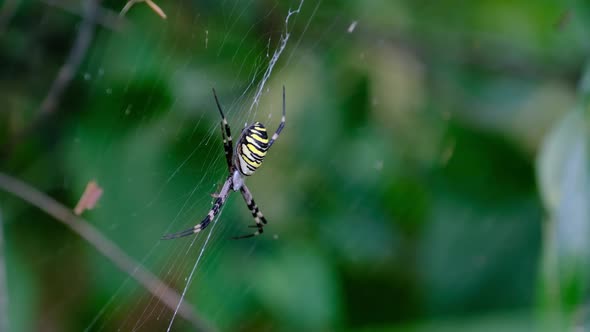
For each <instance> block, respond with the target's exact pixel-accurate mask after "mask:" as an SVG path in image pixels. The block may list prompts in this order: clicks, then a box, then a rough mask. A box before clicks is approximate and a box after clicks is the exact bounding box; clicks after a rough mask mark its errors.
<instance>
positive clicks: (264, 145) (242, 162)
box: [162, 86, 285, 240]
mask: <svg viewBox="0 0 590 332" xmlns="http://www.w3.org/2000/svg"><path fill="white" fill-rule="evenodd" d="M213 96H214V97H215V103H216V104H217V109H219V114H221V137H222V138H223V149H224V150H225V159H226V161H227V169H228V171H229V175H228V177H227V179H226V180H225V183H224V184H223V187H221V190H220V191H219V193H217V194H214V195H213V196H214V197H215V201H214V202H213V207H212V208H211V210H209V213H207V215H206V216H205V218H204V219H203V220H202V221H201V222H200V223H198V224H197V225H195V226H193V227H191V228H189V229H186V230H184V231H181V232H178V233H173V234H167V235H164V236H163V237H162V239H163V240H169V239H176V238H179V237H183V236H189V235H192V234H196V233H198V232H200V231H202V230H204V229H205V228H206V227H207V226H208V225H209V223H211V221H212V220H213V218H215V216H216V215H217V214H218V213H219V210H220V209H221V206H222V205H223V204H224V203H225V201H226V199H227V197H228V196H229V194H230V193H231V191H238V190H239V191H240V193H242V197H244V201H245V202H246V205H247V206H248V209H250V212H252V216H253V217H254V221H255V222H256V225H251V226H248V227H255V228H257V230H256V232H254V233H251V234H246V235H242V236H234V237H233V239H244V238H249V237H253V236H256V235H259V234H262V232H263V226H264V225H265V224H266V219H265V218H264V216H263V215H262V212H260V210H259V209H258V206H256V203H254V199H253V198H252V193H250V190H248V187H247V186H246V184H245V183H244V180H245V178H244V177H245V176H250V175H252V174H254V172H255V171H256V170H257V169H258V168H259V167H260V165H262V161H263V159H264V156H266V153H267V152H268V150H269V149H270V147H271V146H272V145H273V143H274V142H275V141H276V139H277V138H278V137H279V135H280V133H281V131H282V130H283V128H284V127H285V87H284V86H283V117H282V118H281V124H280V125H279V127H278V128H277V131H276V132H275V133H274V135H272V137H271V139H270V140H269V139H268V134H267V133H266V128H265V127H264V125H263V124H262V123H260V122H254V123H253V124H251V125H250V126H248V127H245V128H244V130H242V133H241V134H240V138H239V139H238V144H237V145H236V149H235V151H234V149H233V143H232V137H231V130H230V127H229V125H228V124H227V119H226V118H225V115H223V111H222V110H221V105H220V104H219V99H218V98H217V93H216V92H215V89H213Z"/></svg>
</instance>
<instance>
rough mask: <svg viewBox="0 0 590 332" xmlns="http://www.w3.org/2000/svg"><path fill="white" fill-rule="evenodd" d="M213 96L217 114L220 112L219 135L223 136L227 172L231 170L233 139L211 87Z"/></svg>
mask: <svg viewBox="0 0 590 332" xmlns="http://www.w3.org/2000/svg"><path fill="white" fill-rule="evenodd" d="M213 97H215V103H216V104H217V109H218V110H219V114H221V123H220V124H221V137H222V138H223V150H224V151H225V160H226V161H227V169H228V170H229V172H230V173H231V172H232V158H233V152H234V148H233V141H232V138H231V129H230V127H229V124H227V119H226V118H225V115H223V111H222V110H221V104H219V99H218V98H217V93H215V89H213Z"/></svg>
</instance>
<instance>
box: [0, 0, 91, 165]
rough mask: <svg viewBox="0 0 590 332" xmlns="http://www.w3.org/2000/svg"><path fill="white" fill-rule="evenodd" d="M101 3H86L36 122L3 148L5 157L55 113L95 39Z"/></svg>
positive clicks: (88, 1) (89, 1)
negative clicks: (96, 22) (73, 36)
mask: <svg viewBox="0 0 590 332" xmlns="http://www.w3.org/2000/svg"><path fill="white" fill-rule="evenodd" d="M99 2H100V0H86V1H84V9H83V16H82V22H81V23H80V27H79V28H78V34H77V35H76V39H75V40H74V43H73V45H72V48H71V49H70V53H69V54H68V57H67V59H66V61H65V62H64V64H63V65H62V66H61V68H60V69H59V71H58V73H57V76H56V77H55V79H54V80H53V83H52V84H51V87H50V88H49V92H47V95H46V96H45V99H43V102H42V103H41V106H39V110H38V112H37V117H36V118H35V120H33V121H32V123H31V124H30V125H29V126H27V127H26V128H25V129H24V130H23V131H21V132H20V133H17V134H16V135H15V136H14V137H13V138H12V140H10V141H9V142H8V143H7V144H5V146H3V147H2V149H1V150H2V151H3V152H4V154H5V155H9V154H10V152H11V148H12V147H13V146H14V144H16V143H17V142H20V141H22V139H23V138H24V137H27V136H28V135H29V134H30V133H32V132H34V131H35V130H36V129H37V127H38V126H39V125H41V124H42V123H43V122H44V121H45V120H46V117H47V116H49V115H51V114H52V113H54V112H55V110H56V108H57V106H58V104H59V101H60V99H61V97H62V95H63V94H64V92H65V90H66V88H67V87H68V85H70V82H71V81H72V79H73V78H74V75H75V74H76V72H77V71H78V68H79V67H80V64H81V63H82V60H83V59H84V56H85V55H86V52H87V51H88V47H89V46H90V43H91V41H92V39H93V37H94V23H95V19H94V18H95V16H96V13H97V10H98V8H99Z"/></svg>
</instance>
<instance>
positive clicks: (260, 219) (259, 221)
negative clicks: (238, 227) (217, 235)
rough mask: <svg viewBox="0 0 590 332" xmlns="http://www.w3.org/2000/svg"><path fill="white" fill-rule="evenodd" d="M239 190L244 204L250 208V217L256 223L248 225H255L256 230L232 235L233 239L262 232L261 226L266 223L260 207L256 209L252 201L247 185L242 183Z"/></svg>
mask: <svg viewBox="0 0 590 332" xmlns="http://www.w3.org/2000/svg"><path fill="white" fill-rule="evenodd" d="M240 192H241V193H242V197H244V201H246V205H248V209H250V212H251V213H252V217H254V221H255V222H256V225H250V226H248V227H256V228H257V230H256V232H254V233H251V234H246V235H241V236H234V237H233V239H245V238H249V237H253V236H256V235H260V234H262V233H263V232H264V229H263V227H264V225H265V224H266V223H267V221H266V218H264V215H263V214H262V212H260V209H258V206H257V205H256V203H255V202H254V199H253V198H252V193H250V190H248V187H246V185H243V186H242V187H241V188H240Z"/></svg>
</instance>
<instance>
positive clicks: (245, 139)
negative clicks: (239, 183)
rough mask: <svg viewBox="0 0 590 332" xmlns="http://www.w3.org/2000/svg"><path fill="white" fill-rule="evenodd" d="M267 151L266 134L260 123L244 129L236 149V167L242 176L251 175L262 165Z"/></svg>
mask: <svg viewBox="0 0 590 332" xmlns="http://www.w3.org/2000/svg"><path fill="white" fill-rule="evenodd" d="M267 150H268V134H267V133H266V128H264V125H263V124H262V123H260V122H254V123H253V124H252V125H250V126H249V127H248V128H246V129H244V131H243V132H242V135H241V136H240V139H239V140H238V144H237V147H236V152H237V153H236V155H237V158H236V159H237V160H236V167H237V168H238V170H239V171H240V173H242V174H244V175H252V174H253V173H254V171H256V170H257V169H258V167H260V165H262V160H263V159H264V156H266V151H267Z"/></svg>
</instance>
